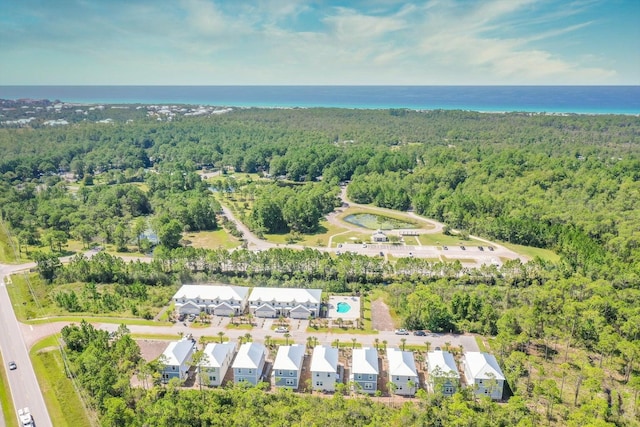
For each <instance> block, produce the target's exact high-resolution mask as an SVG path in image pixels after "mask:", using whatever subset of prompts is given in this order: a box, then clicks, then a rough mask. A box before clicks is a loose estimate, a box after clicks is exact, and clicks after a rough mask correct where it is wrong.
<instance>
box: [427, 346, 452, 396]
mask: <svg viewBox="0 0 640 427" xmlns="http://www.w3.org/2000/svg"><path fill="white" fill-rule="evenodd" d="M427 371H428V373H429V380H428V381H427V388H428V389H429V391H431V392H437V393H442V394H444V395H445V396H451V395H453V394H455V392H456V391H457V390H458V387H459V386H460V373H459V372H458V367H457V366H456V361H455V360H454V359H453V355H452V354H451V353H449V352H448V351H430V352H429V353H427Z"/></svg>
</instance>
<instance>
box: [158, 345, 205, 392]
mask: <svg viewBox="0 0 640 427" xmlns="http://www.w3.org/2000/svg"><path fill="white" fill-rule="evenodd" d="M195 349H196V343H195V340H192V339H187V338H184V339H182V340H180V341H174V342H171V343H169V345H168V346H167V348H166V349H165V350H164V352H163V353H162V356H160V361H161V363H162V364H163V365H164V369H163V370H162V382H164V383H167V382H169V380H170V379H171V378H179V379H180V380H182V381H184V380H186V379H187V372H188V371H189V363H190V362H191V358H192V357H193V352H194V351H195Z"/></svg>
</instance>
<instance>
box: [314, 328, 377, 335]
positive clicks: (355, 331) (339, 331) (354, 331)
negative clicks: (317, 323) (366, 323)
mask: <svg viewBox="0 0 640 427" xmlns="http://www.w3.org/2000/svg"><path fill="white" fill-rule="evenodd" d="M307 332H308V333H310V334H321V333H327V332H328V333H331V334H351V335H376V334H377V333H378V331H372V330H366V329H354V328H312V327H311V326H309V327H308V328H307Z"/></svg>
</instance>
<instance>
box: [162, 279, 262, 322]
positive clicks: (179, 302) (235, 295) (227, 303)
mask: <svg viewBox="0 0 640 427" xmlns="http://www.w3.org/2000/svg"><path fill="white" fill-rule="evenodd" d="M248 295H249V288H246V287H243V286H226V285H183V286H182V287H181V288H180V289H179V290H178V292H176V293H175V295H174V296H173V302H174V304H175V306H176V311H177V312H178V313H180V314H196V315H197V314H200V312H203V311H204V312H206V313H208V314H214V315H216V316H231V315H232V314H233V315H234V316H237V315H240V314H243V313H244V311H245V309H246V307H247V299H248Z"/></svg>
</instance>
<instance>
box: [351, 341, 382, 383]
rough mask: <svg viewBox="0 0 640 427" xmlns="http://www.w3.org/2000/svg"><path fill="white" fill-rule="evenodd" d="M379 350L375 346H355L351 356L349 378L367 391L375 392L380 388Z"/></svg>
mask: <svg viewBox="0 0 640 427" xmlns="http://www.w3.org/2000/svg"><path fill="white" fill-rule="evenodd" d="M379 374H380V370H379V368H378V351H377V350H376V349H375V348H371V347H365V348H354V349H353V353H352V357H351V375H350V377H349V379H350V380H351V381H353V382H354V383H356V384H358V386H359V387H360V388H361V389H362V391H364V392H365V393H369V394H373V393H375V391H376V390H377V389H378V375H379Z"/></svg>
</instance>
